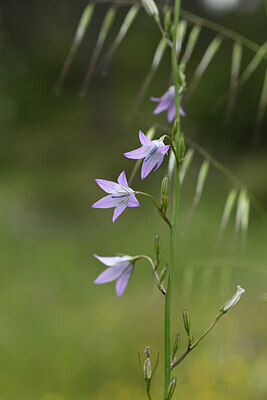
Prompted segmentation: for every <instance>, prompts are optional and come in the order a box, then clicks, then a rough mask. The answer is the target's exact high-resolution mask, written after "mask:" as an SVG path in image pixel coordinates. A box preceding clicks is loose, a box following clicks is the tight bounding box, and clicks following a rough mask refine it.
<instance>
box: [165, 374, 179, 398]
mask: <svg viewBox="0 0 267 400" xmlns="http://www.w3.org/2000/svg"><path fill="white" fill-rule="evenodd" d="M176 381H177V379H176V378H172V380H171V383H170V384H169V387H168V390H167V393H166V398H165V399H166V400H170V399H171V398H172V396H173V393H174V391H175V387H176Z"/></svg>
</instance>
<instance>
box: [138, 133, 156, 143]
mask: <svg viewBox="0 0 267 400" xmlns="http://www.w3.org/2000/svg"><path fill="white" fill-rule="evenodd" d="M139 140H140V142H141V144H142V145H143V146H151V145H152V144H153V143H152V142H151V141H150V140H149V139H148V138H147V137H146V135H145V134H144V133H143V132H142V131H141V130H139Z"/></svg>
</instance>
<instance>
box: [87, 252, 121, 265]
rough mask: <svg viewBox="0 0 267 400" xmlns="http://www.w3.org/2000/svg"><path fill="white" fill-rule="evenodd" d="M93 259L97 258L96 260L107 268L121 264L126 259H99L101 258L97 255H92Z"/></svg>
mask: <svg viewBox="0 0 267 400" xmlns="http://www.w3.org/2000/svg"><path fill="white" fill-rule="evenodd" d="M94 257H95V258H97V260H99V261H100V262H102V263H103V264H105V265H107V266H108V267H112V266H113V265H116V264H118V263H121V262H123V261H125V260H127V259H128V257H127V256H123V257H120V256H116V257H101V256H98V255H97V254H94Z"/></svg>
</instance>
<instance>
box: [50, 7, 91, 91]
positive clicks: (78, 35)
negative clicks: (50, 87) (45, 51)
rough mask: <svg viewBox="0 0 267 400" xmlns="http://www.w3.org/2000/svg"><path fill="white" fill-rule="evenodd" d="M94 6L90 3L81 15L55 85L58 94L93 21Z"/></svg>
mask: <svg viewBox="0 0 267 400" xmlns="http://www.w3.org/2000/svg"><path fill="white" fill-rule="evenodd" d="M94 7H95V6H94V4H92V3H90V4H88V5H87V6H86V7H85V9H84V11H83V13H82V15H81V18H80V22H79V24H78V27H77V29H76V32H75V34H74V37H73V39H72V44H71V47H70V50H69V53H68V55H67V58H66V60H65V63H64V64H63V67H62V70H61V72H60V74H59V78H58V81H57V83H56V85H55V88H54V89H55V92H56V93H58V94H59V93H60V92H61V89H62V85H63V83H64V80H65V78H66V75H67V73H68V71H69V68H70V66H71V63H72V61H73V58H74V56H75V54H76V52H77V50H78V47H79V46H80V44H81V42H82V40H83V38H84V35H85V33H86V31H87V29H88V26H89V24H90V21H91V19H92V16H93V12H94Z"/></svg>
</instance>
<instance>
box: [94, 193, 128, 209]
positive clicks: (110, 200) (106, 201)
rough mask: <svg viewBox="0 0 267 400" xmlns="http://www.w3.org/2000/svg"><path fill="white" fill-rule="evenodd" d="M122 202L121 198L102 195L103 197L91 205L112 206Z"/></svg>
mask: <svg viewBox="0 0 267 400" xmlns="http://www.w3.org/2000/svg"><path fill="white" fill-rule="evenodd" d="M120 202H121V198H118V197H115V198H114V197H113V196H111V195H109V196H105V197H102V199H100V200H98V201H97V202H96V203H94V204H93V205H92V206H91V207H93V208H112V207H117V205H118V204H119V203H120Z"/></svg>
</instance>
